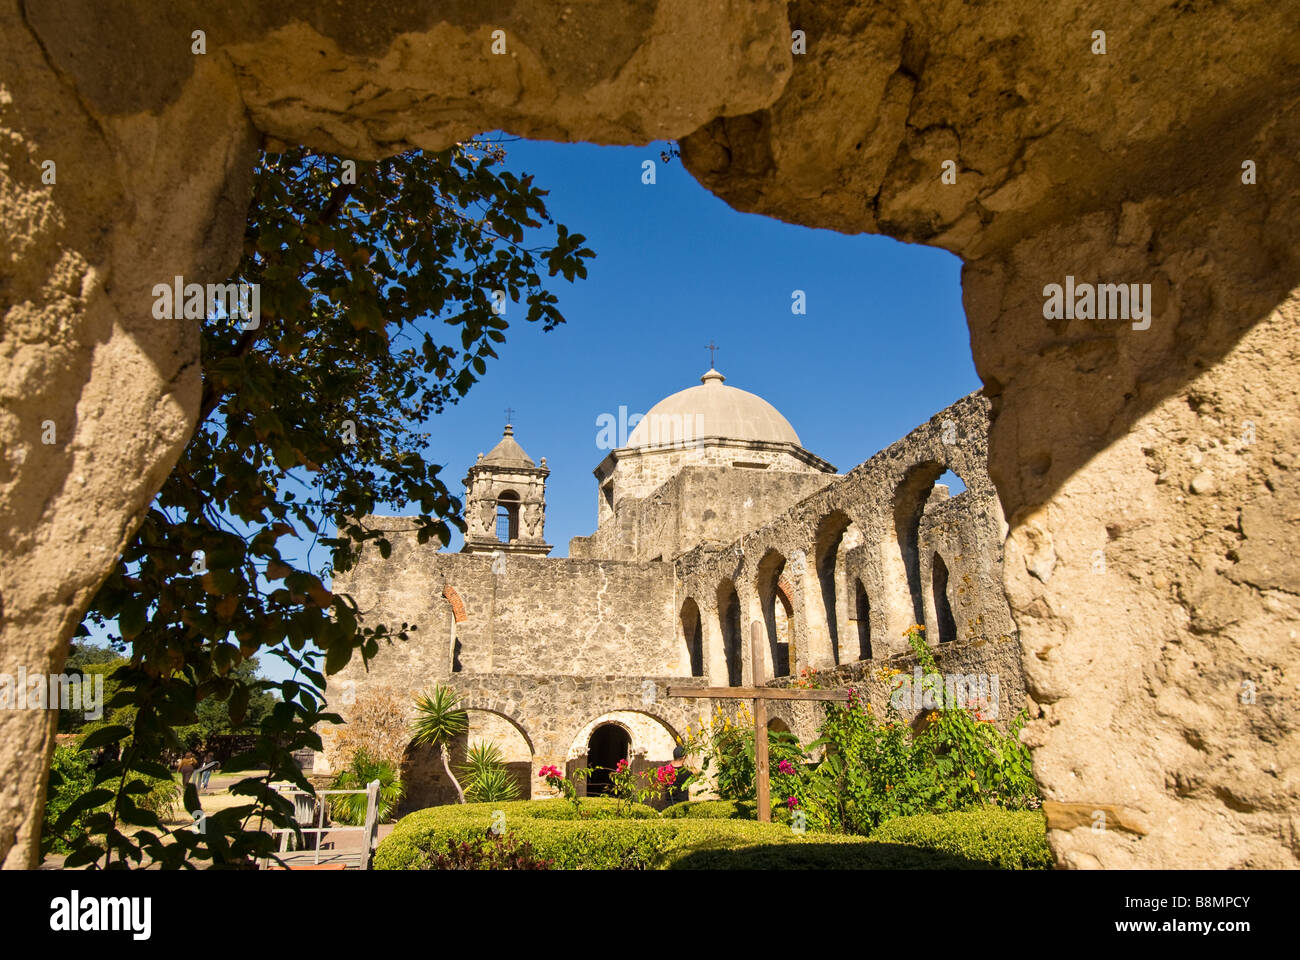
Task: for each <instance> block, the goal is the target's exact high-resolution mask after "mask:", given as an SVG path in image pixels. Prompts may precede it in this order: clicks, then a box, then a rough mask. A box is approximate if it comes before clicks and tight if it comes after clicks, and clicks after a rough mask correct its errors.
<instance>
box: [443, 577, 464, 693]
mask: <svg viewBox="0 0 1300 960" xmlns="http://www.w3.org/2000/svg"><path fill="white" fill-rule="evenodd" d="M442 597H443V599H444V600H446V601H447V605H448V607H450V610H451V616H449V617H448V618H447V620H448V622H447V647H446V651H445V654H446V657H447V660H446V662H447V669H446V672H447V673H460V672H461V670H462V669H463V665H462V663H461V659H460V654H461V645H460V636H459V633H460V631H459V629H458V627H459V625H460V624H462V623H464V622H465V621H467V620H468V619H469V615H468V614H467V613H466V612H465V601H464V600H463V599H462V598H461V595H460V593H458V592H457V590H456V588H455V587H453V586H452V585H451V584H449V583H445V584H443V586H442Z"/></svg>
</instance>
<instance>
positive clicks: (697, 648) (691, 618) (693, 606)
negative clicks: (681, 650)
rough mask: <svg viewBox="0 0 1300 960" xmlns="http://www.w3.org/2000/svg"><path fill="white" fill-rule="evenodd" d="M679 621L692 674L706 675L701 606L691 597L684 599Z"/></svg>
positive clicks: (694, 675)
mask: <svg viewBox="0 0 1300 960" xmlns="http://www.w3.org/2000/svg"><path fill="white" fill-rule="evenodd" d="M679 623H680V625H681V629H682V642H683V643H684V644H685V646H686V660H687V662H688V663H689V664H690V668H691V676H692V677H702V676H704V623H703V621H702V620H701V618H700V606H699V604H697V603H696V602H695V601H694V600H693V599H692V598H691V597H687V598H686V599H685V600H684V601H682V609H681V612H680V614H679Z"/></svg>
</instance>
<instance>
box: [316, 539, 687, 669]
mask: <svg viewBox="0 0 1300 960" xmlns="http://www.w3.org/2000/svg"><path fill="white" fill-rule="evenodd" d="M369 522H371V523H373V524H375V525H376V526H386V527H388V528H389V529H396V528H398V527H399V526H400V524H401V522H400V519H399V518H371V520H370V521H369ZM390 541H391V542H392V545H393V548H392V553H391V555H390V557H389V559H388V560H387V561H382V562H381V561H378V560H375V561H373V562H368V563H362V564H360V565H358V566H357V567H356V568H355V569H354V570H353V571H351V572H350V573H349V574H348V575H347V576H345V577H344V576H340V577H338V578H336V581H335V583H334V589H335V590H336V591H337V592H343V593H350V594H351V595H352V596H353V598H354V599H355V600H356V602H357V604H358V606H359V607H360V609H361V610H362V612H363V614H364V616H365V617H366V619H367V622H368V623H388V624H390V625H392V624H401V623H403V622H406V623H413V624H415V625H416V626H417V627H418V630H417V632H416V634H415V635H413V639H412V641H411V642H409V643H406V644H394V645H392V646H391V647H389V648H387V649H385V650H384V652H383V655H382V656H380V657H379V658H378V659H377V660H376V661H375V663H374V664H372V665H371V667H370V674H371V675H372V676H374V677H377V678H379V679H380V680H383V679H384V678H386V677H389V676H416V675H418V676H422V677H424V678H426V681H429V682H431V681H432V680H433V679H435V678H438V677H441V676H444V675H446V674H451V673H453V672H454V671H453V669H452V655H453V653H454V655H455V657H456V665H457V667H458V668H459V669H460V670H463V671H464V672H467V673H484V672H507V673H538V674H549V675H555V676H574V675H595V676H599V675H604V674H624V675H626V674H628V673H629V672H637V673H644V674H647V675H658V674H672V673H681V674H682V675H685V676H689V675H690V663H689V661H688V660H687V659H686V656H685V646H684V644H683V642H682V641H681V639H680V637H678V636H677V630H676V605H675V604H674V602H673V600H674V583H673V571H672V567H671V566H669V565H667V564H651V563H620V562H617V561H608V560H566V559H547V558H539V557H521V556H507V557H504V558H499V559H496V560H494V559H493V558H492V557H490V556H483V555H476V554H458V553H439V552H438V550H437V545H436V544H432V543H430V544H424V545H420V544H418V543H416V539H415V535H414V534H413V533H409V532H399V533H394V534H392V535H391V536H390ZM494 568H495V570H496V571H498V572H493V571H494ZM446 586H450V587H451V588H452V589H453V590H454V592H455V595H456V596H457V597H458V598H459V600H460V603H461V604H462V606H463V611H464V617H463V619H462V620H461V621H460V622H454V620H455V618H454V616H453V615H452V609H451V605H450V603H449V602H448V600H447V599H446V598H445V597H444V587H446ZM453 630H454V636H453V634H452V631H453ZM360 671H361V667H360V665H359V664H357V663H353V664H351V665H349V667H348V669H347V671H346V672H345V673H344V674H342V675H341V676H342V677H343V679H358V678H359V677H360Z"/></svg>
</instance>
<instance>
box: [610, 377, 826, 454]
mask: <svg viewBox="0 0 1300 960" xmlns="http://www.w3.org/2000/svg"><path fill="white" fill-rule="evenodd" d="M725 379H726V377H724V376H723V375H722V374H720V373H719V372H718V371H717V370H710V371H709V372H708V373H706V374H705V375H704V376H702V377H700V386H698V387H688V388H687V389H685V390H680V391H678V392H677V393H674V394H673V395H672V396H670V397H665V398H664V399H663V400H660V401H659V402H658V403H656V404H655V405H654V406H653V407H651V408H650V412H649V413H647V414H646V415H645V418H644V419H643V420H642V421H641V422H640V423H638V424H637V425H636V429H634V430H633V431H632V435H631V436H630V437H628V438H627V445H628V446H629V447H650V446H656V445H658V444H661V443H665V442H671V441H672V440H674V439H677V438H679V437H680V434H674V431H676V430H683V431H685V432H687V434H688V435H689V436H690V437H692V438H700V437H722V438H725V439H728V440H757V441H764V442H767V443H792V444H794V445H795V446H797V447H798V446H802V444H800V442H799V435H798V434H797V433H795V432H794V427H792V426H790V421H789V420H787V419H786V418H785V417H783V416H781V412H780V411H779V410H777V409H776V407H774V406H772V405H771V404H770V403H768V402H767V401H766V400H764V399H763V398H762V397H760V396H757V395H755V394H752V393H749V392H748V391H745V390H738V389H736V388H735V387H728V386H726V385H725V384H724V383H723V381H724V380H725ZM679 423H680V424H681V426H680V427H679V426H676V425H677V424H679Z"/></svg>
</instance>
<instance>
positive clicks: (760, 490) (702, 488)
mask: <svg viewBox="0 0 1300 960" xmlns="http://www.w3.org/2000/svg"><path fill="white" fill-rule="evenodd" d="M833 479H834V477H833V475H829V474H825V473H809V472H800V473H794V472H790V471H787V470H784V469H782V470H777V469H767V470H756V469H750V468H745V467H733V466H729V465H728V466H715V467H700V466H687V467H683V468H682V470H681V472H680V473H678V474H677V475H676V476H674V477H673V478H672V479H670V480H668V482H666V483H664V484H663V485H662V486H660V487H658V488H657V489H655V490H654V491H653V492H652V493H650V494H648V495H647V496H645V497H643V498H640V499H632V498H628V499H625V500H623V501H621V502H620V503H619V504H618V507H617V510H616V516H612V517H610V518H609V521H608V522H606V523H604V524H603V525H602V526H601V527H600V528H599V529H597V531H596V532H595V533H594V534H592V535H591V536H590V537H575V538H574V539H572V540H570V541H569V556H571V557H578V556H582V557H611V558H615V559H620V560H652V559H660V560H664V561H668V560H671V559H673V558H674V557H676V556H678V555H679V554H682V553H685V552H686V551H688V550H690V549H692V548H694V547H696V546H698V545H699V544H700V543H703V542H706V541H710V542H714V543H729V542H730V541H732V540H734V539H736V538H737V537H739V536H741V535H742V534H743V533H745V532H746V531H748V530H753V529H754V528H755V527H758V526H761V525H762V524H764V523H767V522H768V521H770V520H772V519H773V518H774V517H776V516H778V515H779V514H781V513H782V512H784V511H785V510H786V509H787V508H788V507H790V506H791V505H792V504H794V503H797V502H798V501H799V500H802V499H803V498H804V497H805V496H807V495H808V494H810V493H812V492H813V491H815V490H819V489H821V488H822V487H824V486H825V485H826V484H827V483H829V482H831V480H833Z"/></svg>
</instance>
